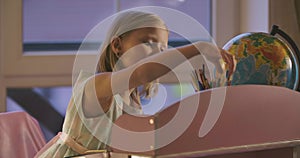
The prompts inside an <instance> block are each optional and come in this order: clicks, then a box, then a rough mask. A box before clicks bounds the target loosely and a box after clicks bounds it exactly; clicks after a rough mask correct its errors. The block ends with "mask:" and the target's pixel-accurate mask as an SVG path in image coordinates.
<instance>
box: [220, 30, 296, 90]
mask: <svg viewBox="0 0 300 158" xmlns="http://www.w3.org/2000/svg"><path fill="white" fill-rule="evenodd" d="M223 49H225V50H227V51H228V52H229V53H230V54H233V55H235V58H236V60H237V67H236V71H235V72H234V74H233V77H232V83H231V84H232V85H241V84H261V85H274V86H282V87H287V88H290V89H297V86H298V69H299V68H298V67H299V64H298V60H297V58H296V55H295V53H294V52H293V51H292V50H291V49H290V48H289V46H288V45H287V44H286V43H285V42H284V41H282V40H281V39H279V38H278V37H276V36H272V35H270V34H267V33H262V32H258V33H244V34H240V35H238V36H236V37H234V38H233V39H231V40H230V41H229V42H228V43H226V44H225V45H224V47H223Z"/></svg>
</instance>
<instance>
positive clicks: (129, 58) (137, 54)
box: [119, 45, 152, 68]
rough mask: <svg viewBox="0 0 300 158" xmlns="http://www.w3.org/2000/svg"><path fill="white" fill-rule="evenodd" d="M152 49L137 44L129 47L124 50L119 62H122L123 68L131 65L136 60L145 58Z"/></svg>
mask: <svg viewBox="0 0 300 158" xmlns="http://www.w3.org/2000/svg"><path fill="white" fill-rule="evenodd" d="M151 52H152V50H151V49H149V48H147V47H145V46H143V45H138V46H135V47H132V48H130V49H129V50H128V51H126V52H125V53H124V54H123V55H122V56H121V57H120V58H119V62H121V63H122V65H123V68H125V67H128V66H131V65H133V64H135V63H137V62H138V61H140V60H142V59H144V58H146V57H148V56H149V54H151Z"/></svg>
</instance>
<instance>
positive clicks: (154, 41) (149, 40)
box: [118, 27, 168, 67]
mask: <svg viewBox="0 0 300 158" xmlns="http://www.w3.org/2000/svg"><path fill="white" fill-rule="evenodd" d="M118 46H119V53H120V59H119V60H120V61H121V63H122V67H128V66H130V65H132V64H134V63H136V62H137V61H139V60H141V59H143V58H145V57H148V56H150V55H153V54H156V53H159V52H161V51H163V50H165V49H166V48H167V47H168V31H167V30H165V29H160V28H152V27H147V28H140V29H136V30H133V31H130V32H128V33H126V34H124V36H122V38H121V39H119V45H118Z"/></svg>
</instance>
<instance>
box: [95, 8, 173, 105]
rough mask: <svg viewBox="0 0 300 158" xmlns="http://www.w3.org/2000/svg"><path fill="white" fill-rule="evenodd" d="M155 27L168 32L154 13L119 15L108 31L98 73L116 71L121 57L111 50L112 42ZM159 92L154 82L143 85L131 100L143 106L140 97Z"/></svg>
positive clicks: (131, 11)
mask: <svg viewBox="0 0 300 158" xmlns="http://www.w3.org/2000/svg"><path fill="white" fill-rule="evenodd" d="M145 27H153V28H161V29H165V30H167V27H166V25H165V23H164V22H163V20H162V19H161V18H160V17H159V16H157V15H155V14H152V13H146V12H141V11H133V10H130V11H125V12H121V13H119V14H118V15H117V17H116V18H115V20H114V21H113V23H112V25H111V29H110V30H109V31H108V33H107V35H106V38H105V40H104V41H103V43H102V46H101V49H100V52H101V53H102V54H101V56H100V60H99V63H98V72H113V71H116V69H115V66H116V63H117V62H118V59H119V57H118V56H117V55H116V53H114V52H113V51H112V49H111V42H112V41H113V40H114V39H115V38H117V37H120V38H122V36H123V35H125V34H127V33H128V32H130V31H132V30H136V29H139V28H145ZM156 92H157V86H156V84H155V83H154V82H150V83H147V84H145V85H143V89H142V91H141V92H140V93H139V92H138V90H137V88H135V89H134V91H133V92H132V93H131V95H130V96H131V98H132V99H133V100H134V101H135V102H137V103H139V104H141V102H140V96H144V97H146V98H149V97H152V96H153V95H155V94H156Z"/></svg>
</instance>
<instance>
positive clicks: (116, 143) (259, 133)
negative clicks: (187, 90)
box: [111, 85, 300, 158]
mask: <svg viewBox="0 0 300 158" xmlns="http://www.w3.org/2000/svg"><path fill="white" fill-rule="evenodd" d="M222 96H225V97H224V99H223V100H222V99H221V103H220V102H218V100H220V99H218V98H220V97H221V98H222ZM216 100H217V101H216ZM211 103H217V104H220V105H217V106H216V105H212V104H211ZM183 106H184V107H187V108H185V109H183V110H187V111H186V112H188V113H186V112H184V113H185V114H190V115H193V117H192V119H186V118H190V116H188V115H181V114H178V112H179V111H182V109H181V107H183ZM220 106H222V107H220ZM189 109H192V110H190V111H189ZM194 109H196V110H194ZM220 109H221V110H220ZM193 110H194V111H193ZM209 111H210V113H217V114H216V115H215V116H213V117H211V116H209V115H208V113H209ZM218 111H219V113H218ZM216 116H218V117H216ZM174 118H179V119H178V120H176V121H175V122H176V123H177V125H175V126H176V128H178V130H182V133H181V134H179V135H178V136H176V139H173V138H170V137H172V135H173V133H176V132H177V129H176V128H173V129H172V128H171V129H167V130H165V131H163V130H162V131H159V130H160V129H164V127H165V126H166V125H168V124H169V122H174ZM214 119H215V120H214ZM115 123H116V125H118V126H114V127H113V129H112V135H111V146H112V150H113V152H115V153H123V154H128V155H135V154H137V155H144V156H149V157H207V158H227V157H228V158H229V157H230V158H248V157H272V158H295V157H300V156H299V154H300V152H299V146H300V93H299V92H297V91H293V90H290V89H287V88H283V87H275V86H264V85H241V86H232V87H221V88H216V89H213V90H207V91H203V92H199V93H197V94H195V95H192V96H189V97H187V98H184V99H183V100H181V101H180V102H177V103H175V104H173V105H172V106H169V107H168V108H166V109H164V110H162V111H161V112H159V113H157V114H155V115H152V116H147V117H137V116H132V115H128V114H125V115H122V116H121V117H120V118H119V119H117V120H116V122H115ZM178 123H179V125H178ZM182 126H186V129H180V128H181V127H182ZM119 127H121V129H123V130H128V131H131V132H125V133H124V132H120V130H119V129H120V128H119ZM200 128H201V129H205V128H206V132H205V130H203V131H204V133H203V132H202V134H201V132H200V133H199V131H200ZM140 133H143V134H140ZM169 138H170V139H173V140H171V141H169ZM166 141H169V143H166V144H164V143H165V142H166Z"/></svg>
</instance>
